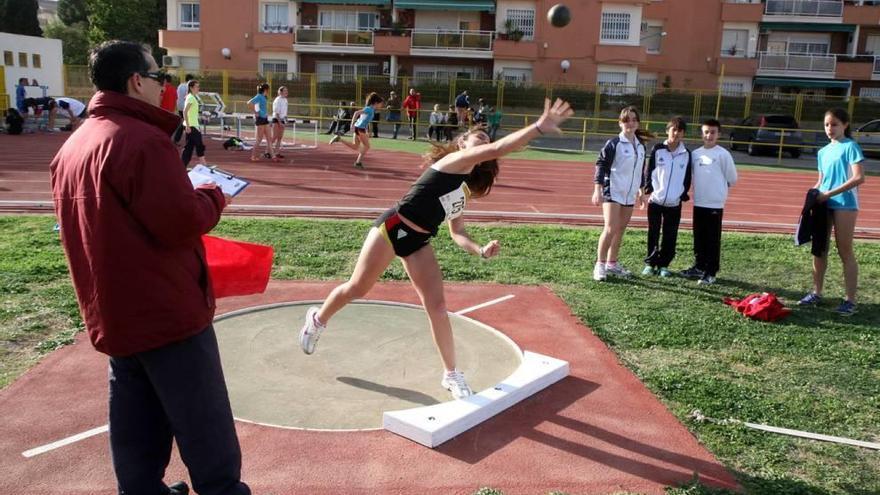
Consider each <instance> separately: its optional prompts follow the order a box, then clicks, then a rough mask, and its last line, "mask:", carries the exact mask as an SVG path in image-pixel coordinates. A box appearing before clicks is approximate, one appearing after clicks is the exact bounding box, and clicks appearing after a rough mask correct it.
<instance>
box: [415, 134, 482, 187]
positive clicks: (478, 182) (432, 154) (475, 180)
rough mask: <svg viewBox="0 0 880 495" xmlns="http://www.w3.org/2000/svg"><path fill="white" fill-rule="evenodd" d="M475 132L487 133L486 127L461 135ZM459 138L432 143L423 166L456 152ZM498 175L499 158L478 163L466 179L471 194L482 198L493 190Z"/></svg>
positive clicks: (425, 155)
mask: <svg viewBox="0 0 880 495" xmlns="http://www.w3.org/2000/svg"><path fill="white" fill-rule="evenodd" d="M474 132H482V133H484V134H485V133H486V131H485V129H483V128H482V127H474V128H472V129H471V130H469V131H467V132H465V133H464V134H462V135H461V136H460V137H467V135H468V134H471V133H474ZM457 141H458V140H457V139H456V140H455V141H453V142H451V143H448V144H433V143H432V144H431V149H429V150H428V151H427V152H425V154H424V155H422V158H423V159H424V161H423V162H422V168H426V167H430V166H431V165H432V164H434V163H437V162H438V161H440V159H441V158H443V157H444V156H446V155H448V154H450V153H454V152H456V151H458V150H459V147H458V142H457ZM496 177H498V160H487V161H485V162H481V163H478V164H477V165H475V166H474V168H473V169H472V170H471V173H470V175H468V178H467V179H465V180H464V182H465V184H467V186H468V189H470V190H471V194H472V195H473V197H475V198H482V197H483V196H486V195H488V194H489V192H490V191H492V186H493V185H494V184H495V178H496Z"/></svg>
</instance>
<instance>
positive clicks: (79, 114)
mask: <svg viewBox="0 0 880 495" xmlns="http://www.w3.org/2000/svg"><path fill="white" fill-rule="evenodd" d="M55 101H56V102H57V103H58V108H60V109H61V111H63V112H64V113H65V115H66V116H67V118H68V120H70V124H68V125H66V126H64V128H63V130H65V131H75V130H76V128H77V127H79V126H80V124H82V122H83V119H85V118H87V117H88V115H89V112H88V109H87V108H86V105H85V103H83V102H81V101H79V100H77V99H75V98H67V97H61V98H55ZM53 124H54V122H53ZM50 127H54V126H53V125H50Z"/></svg>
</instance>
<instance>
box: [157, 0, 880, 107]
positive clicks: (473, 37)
mask: <svg viewBox="0 0 880 495" xmlns="http://www.w3.org/2000/svg"><path fill="white" fill-rule="evenodd" d="M557 1H558V0H322V1H318V0H315V1H296V2H292V1H282V0H204V1H201V2H200V0H167V2H168V9H167V11H168V29H166V30H163V31H161V32H160V45H161V46H162V47H163V48H166V49H167V50H168V57H166V60H165V65H171V66H179V67H182V68H185V69H207V70H219V69H228V70H247V71H254V70H257V71H260V72H269V71H271V72H307V73H316V74H318V75H319V80H321V81H333V80H346V79H350V78H352V77H355V76H360V75H370V76H387V77H389V78H394V77H398V76H414V77H415V78H417V79H445V78H453V77H455V78H469V79H493V78H499V79H503V80H505V81H507V82H510V83H523V82H525V83H528V82H531V81H539V82H545V83H546V82H553V83H560V84H565V83H572V84H597V83H598V84H601V85H603V87H605V88H606V89H607V90H609V91H615V90H616V91H631V89H626V88H643V89H650V88H659V87H672V88H694V89H715V88H717V87H718V85H719V81H720V82H721V85H722V90H723V91H724V92H725V93H728V94H738V93H744V92H749V91H753V90H757V91H765V92H783V93H789V92H800V93H808V94H810V93H811V94H826V95H849V94H853V95H860V96H866V97H880V62H878V56H880V2H877V1H865V0H847V1H844V0H569V1H568V2H566V4H567V5H568V6H569V8H570V9H571V10H572V14H573V15H572V18H573V20H572V22H571V24H569V25H568V26H567V27H565V28H561V29H560V28H554V27H552V26H551V25H550V24H549V23H548V22H547V20H546V16H545V13H546V12H547V10H548V9H549V8H550V6H551V5H553V4H554V3H556V2H557ZM875 53H877V56H875ZM615 88H616V89H615Z"/></svg>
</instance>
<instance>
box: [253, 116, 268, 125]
mask: <svg viewBox="0 0 880 495" xmlns="http://www.w3.org/2000/svg"><path fill="white" fill-rule="evenodd" d="M256 120H257V122H256V124H257V125H269V119H267V118H266V117H257V119H256Z"/></svg>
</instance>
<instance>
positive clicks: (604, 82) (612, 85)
mask: <svg viewBox="0 0 880 495" xmlns="http://www.w3.org/2000/svg"><path fill="white" fill-rule="evenodd" d="M596 84H598V85H600V86H602V88H601V89H602V92H603V93H605V94H608V95H622V94H623V88H624V87H625V86H626V72H601V71H600V72H599V73H598V75H597V77H596Z"/></svg>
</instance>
